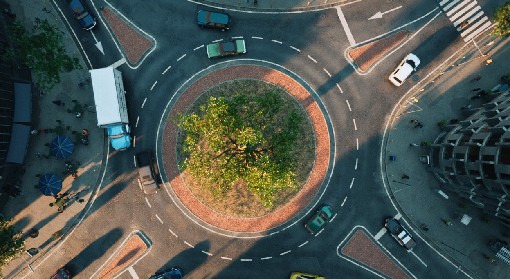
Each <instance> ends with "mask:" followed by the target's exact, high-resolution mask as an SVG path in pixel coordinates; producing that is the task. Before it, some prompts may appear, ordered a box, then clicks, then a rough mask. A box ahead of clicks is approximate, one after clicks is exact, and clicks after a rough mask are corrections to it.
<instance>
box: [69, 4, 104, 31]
mask: <svg viewBox="0 0 510 279" xmlns="http://www.w3.org/2000/svg"><path fill="white" fill-rule="evenodd" d="M66 1H67V4H68V5H69V8H70V9H71V11H72V12H73V14H74V17H75V18H76V19H77V20H78V22H79V23H80V25H81V27H82V28H83V29H85V30H90V29H92V28H94V26H96V24H97V21H96V19H95V18H94V16H92V14H90V13H89V11H88V10H87V8H86V7H85V5H83V2H82V1H81V0H66Z"/></svg>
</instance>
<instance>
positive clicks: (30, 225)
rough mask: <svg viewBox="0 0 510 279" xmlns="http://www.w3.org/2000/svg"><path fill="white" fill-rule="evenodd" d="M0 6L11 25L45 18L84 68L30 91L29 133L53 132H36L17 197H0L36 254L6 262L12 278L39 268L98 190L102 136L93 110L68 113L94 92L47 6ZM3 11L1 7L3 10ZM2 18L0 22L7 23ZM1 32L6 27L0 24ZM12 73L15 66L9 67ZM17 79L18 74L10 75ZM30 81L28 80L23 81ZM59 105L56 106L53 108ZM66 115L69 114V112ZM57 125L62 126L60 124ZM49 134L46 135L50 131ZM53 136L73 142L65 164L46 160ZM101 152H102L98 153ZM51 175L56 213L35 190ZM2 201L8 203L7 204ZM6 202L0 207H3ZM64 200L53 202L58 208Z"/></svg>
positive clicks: (20, 3)
mask: <svg viewBox="0 0 510 279" xmlns="http://www.w3.org/2000/svg"><path fill="white" fill-rule="evenodd" d="M1 2H2V3H0V4H6V2H8V3H9V4H10V9H11V10H12V11H13V12H14V13H15V14H16V20H18V21H21V22H22V23H23V24H24V25H25V27H27V29H30V26H31V25H32V23H33V22H34V19H35V18H36V17H38V18H41V19H47V20H48V21H49V22H50V23H52V24H54V25H56V26H57V27H58V28H59V30H61V31H63V32H64V43H65V47H66V50H67V53H68V54H70V55H72V56H74V57H77V58H79V59H80V64H81V66H82V68H83V69H81V70H75V71H72V72H70V73H66V74H63V75H62V79H61V82H60V84H58V85H57V86H56V87H55V88H54V89H52V90H51V91H49V92H43V93H39V91H37V90H34V92H33V116H32V117H33V119H34V122H33V123H32V129H56V131H55V132H49V131H48V130H46V132H43V131H40V132H39V133H38V134H37V135H33V136H32V137H31V138H30V143H29V148H28V151H27V154H26V163H25V166H24V174H23V175H22V177H21V185H20V188H21V194H20V195H18V196H15V197H7V195H6V194H3V195H1V196H0V200H1V201H2V202H1V204H2V205H4V206H1V205H0V210H1V213H2V214H3V215H5V216H6V217H8V218H13V224H14V226H15V228H16V229H17V230H21V231H22V232H23V236H24V237H26V249H29V248H35V249H38V250H39V251H38V253H37V254H36V255H35V256H33V257H31V256H30V255H29V254H28V253H27V254H23V255H22V256H21V257H20V258H18V259H15V260H13V261H11V262H10V264H9V265H8V266H7V267H5V268H4V269H3V270H2V275H4V276H6V277H7V278H13V277H16V274H17V273H18V272H19V271H21V270H23V269H24V270H26V269H27V268H28V264H30V265H31V266H32V267H35V266H37V265H39V264H41V262H42V259H43V258H45V257H46V256H47V255H48V254H47V252H48V251H49V250H50V249H51V248H52V247H54V246H55V245H56V244H58V243H59V241H60V240H61V239H62V237H61V236H62V235H65V234H66V233H67V232H68V231H69V230H70V229H72V228H73V226H74V225H75V224H76V223H77V222H78V220H79V218H80V217H81V215H82V214H83V213H84V209H86V208H87V207H88V205H89V203H88V202H89V200H90V198H91V195H92V194H93V193H94V190H95V187H96V185H98V182H99V179H100V178H101V177H100V176H99V175H100V173H101V167H102V161H103V151H104V150H106V149H104V146H105V137H104V132H103V130H102V129H99V128H98V127H97V126H96V115H95V110H94V109H93V108H89V109H85V110H84V111H83V113H82V115H81V116H80V117H79V118H77V117H76V116H75V114H74V113H73V112H72V111H73V109H75V108H76V109H78V107H76V106H77V105H82V106H85V105H93V104H94V100H93V93H92V86H91V84H90V81H88V80H87V78H88V77H90V75H89V73H88V69H87V65H86V64H85V62H84V61H83V60H82V59H81V56H80V54H79V51H78V49H77V48H76V46H75V44H74V41H73V39H72V37H71V36H70V35H69V34H68V33H67V32H68V31H67V30H68V29H67V28H66V26H65V25H64V24H63V23H62V21H61V20H60V17H59V16H58V15H57V13H56V12H55V11H54V9H53V7H52V6H51V5H50V4H49V2H48V1H28V0H19V1H14V0H10V1H5V0H4V1H1ZM3 7H4V6H2V9H3ZM0 16H4V19H5V20H3V23H6V22H8V21H10V20H11V19H10V18H8V17H5V15H4V14H3V13H2V14H1V15H0ZM2 28H5V26H3V24H2ZM14 68H15V70H14V71H16V67H14ZM13 75H14V76H19V73H13ZM27 79H28V80H29V79H30V76H28V77H27ZM57 104H60V105H57ZM68 110H71V112H68ZM59 121H61V122H59ZM82 129H87V130H88V131H89V144H88V145H85V144H83V143H82V142H81V139H80V138H79V136H80V135H81V131H82ZM50 131H51V130H50ZM57 132H58V133H60V134H63V135H65V136H68V137H70V138H71V139H72V140H73V141H74V142H75V148H74V153H73V154H72V155H71V156H70V157H69V158H68V159H56V158H55V157H54V156H52V155H49V148H48V146H46V144H48V143H50V142H51V140H52V139H54V138H55V137H56V136H57ZM103 149H104V150H103ZM67 160H69V161H72V162H74V163H75V164H76V166H77V171H78V177H77V178H76V179H73V177H72V176H71V175H70V174H69V173H67V172H66V166H65V161H67ZM48 172H53V173H55V174H57V175H58V176H60V178H62V179H63V188H62V191H61V192H60V193H68V195H67V197H66V198H69V200H68V202H67V206H66V208H65V210H64V211H63V212H62V213H59V212H58V210H57V208H58V206H57V205H54V206H52V207H50V206H49V204H50V203H55V202H56V200H55V198H54V197H51V196H44V195H43V194H42V193H41V191H40V190H39V189H38V188H36V186H37V185H38V181H39V177H38V176H39V175H41V174H45V173H48ZM6 200H7V201H6ZM5 201H6V203H5V204H4V202H5ZM63 201H64V199H62V200H60V201H59V202H58V203H62V202H63ZM31 229H37V230H38V236H37V237H35V238H32V237H29V236H28V233H29V232H30V230H31Z"/></svg>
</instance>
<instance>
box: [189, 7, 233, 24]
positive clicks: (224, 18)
mask: <svg viewBox="0 0 510 279" xmlns="http://www.w3.org/2000/svg"><path fill="white" fill-rule="evenodd" d="M229 19H230V16H229V15H228V14H225V13H218V12H212V11H206V10H199V11H198V13H197V21H198V23H200V24H207V23H208V22H213V23H219V24H228V22H229Z"/></svg>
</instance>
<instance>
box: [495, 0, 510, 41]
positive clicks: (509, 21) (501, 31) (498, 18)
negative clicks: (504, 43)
mask: <svg viewBox="0 0 510 279" xmlns="http://www.w3.org/2000/svg"><path fill="white" fill-rule="evenodd" d="M494 21H495V22H497V25H496V28H494V30H493V31H492V34H493V35H495V36H498V37H500V38H503V37H505V36H508V34H510V1H507V2H506V3H505V4H503V5H502V6H501V7H499V8H497V9H496V12H495V13H494Z"/></svg>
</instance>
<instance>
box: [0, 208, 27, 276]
mask: <svg viewBox="0 0 510 279" xmlns="http://www.w3.org/2000/svg"><path fill="white" fill-rule="evenodd" d="M24 249H25V240H24V239H22V238H21V232H17V231H15V230H14V228H13V227H12V225H11V220H6V219H3V218H1V217H0V268H2V267H3V266H5V265H6V264H7V263H8V262H9V261H10V260H12V259H14V258H15V257H17V256H18V255H19V254H20V253H22V252H23V250H24Z"/></svg>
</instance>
